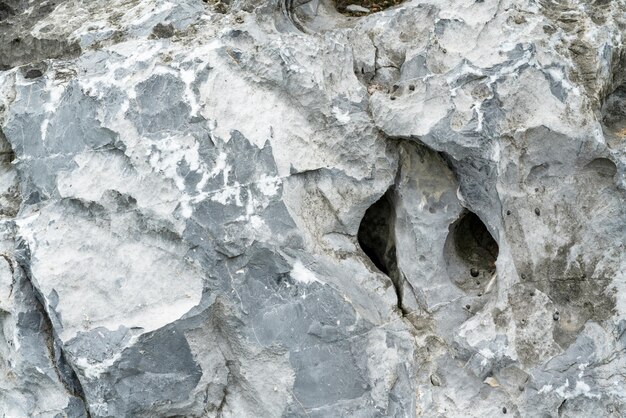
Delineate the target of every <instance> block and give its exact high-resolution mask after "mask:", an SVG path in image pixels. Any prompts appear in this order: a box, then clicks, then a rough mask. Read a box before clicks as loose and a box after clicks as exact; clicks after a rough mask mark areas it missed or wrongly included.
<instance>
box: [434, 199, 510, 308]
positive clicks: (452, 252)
mask: <svg viewBox="0 0 626 418" xmlns="http://www.w3.org/2000/svg"><path fill="white" fill-rule="evenodd" d="M498 252H499V248H498V243H497V242H496V240H495V239H494V238H493V237H492V236H491V233H490V232H489V230H488V229H487V227H486V226H485V224H484V223H483V222H482V221H481V220H480V218H479V217H478V216H477V215H476V214H475V213H472V212H470V211H466V212H465V213H464V214H463V215H462V216H461V217H460V218H459V220H457V221H456V222H455V223H454V224H452V226H451V227H450V233H449V234H448V238H447V240H446V243H445V246H444V255H445V259H446V269H447V271H448V276H449V277H450V279H451V280H452V282H453V283H454V284H455V285H456V286H458V287H459V288H461V289H463V290H464V291H466V292H468V293H475V294H476V295H477V296H482V294H483V293H484V292H485V290H486V288H487V286H488V285H489V282H490V280H491V278H492V277H493V275H494V274H495V272H496V260H497V259H498Z"/></svg>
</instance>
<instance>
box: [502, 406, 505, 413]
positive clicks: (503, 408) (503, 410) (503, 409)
mask: <svg viewBox="0 0 626 418" xmlns="http://www.w3.org/2000/svg"><path fill="white" fill-rule="evenodd" d="M502 413H503V414H506V406H503V407H502Z"/></svg>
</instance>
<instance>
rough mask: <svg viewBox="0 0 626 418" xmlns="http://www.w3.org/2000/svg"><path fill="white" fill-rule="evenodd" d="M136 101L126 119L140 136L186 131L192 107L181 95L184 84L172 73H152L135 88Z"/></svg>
mask: <svg viewBox="0 0 626 418" xmlns="http://www.w3.org/2000/svg"><path fill="white" fill-rule="evenodd" d="M135 91H136V92H137V99H136V100H135V101H134V102H133V105H131V108H130V109H129V110H128V116H129V117H130V119H131V120H132V121H133V122H134V123H135V125H136V126H137V129H138V130H139V132H140V133H142V134H154V135H158V134H161V133H163V134H165V133H167V132H172V131H175V132H180V131H184V130H185V129H186V128H187V124H188V122H189V113H190V111H191V108H190V107H189V105H188V104H187V103H186V102H185V100H184V98H183V94H184V91H185V83H184V82H183V81H182V80H180V79H179V78H177V77H175V76H173V75H172V74H155V75H153V76H151V77H150V78H148V79H147V80H145V81H142V82H141V83H139V84H137V85H136V86H135Z"/></svg>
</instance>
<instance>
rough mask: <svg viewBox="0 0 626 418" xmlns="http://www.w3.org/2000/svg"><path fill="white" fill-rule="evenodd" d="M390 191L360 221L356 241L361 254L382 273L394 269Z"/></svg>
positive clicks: (388, 272)
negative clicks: (361, 251)
mask: <svg viewBox="0 0 626 418" xmlns="http://www.w3.org/2000/svg"><path fill="white" fill-rule="evenodd" d="M391 193H392V192H391V190H389V191H387V193H385V194H384V195H383V197H381V198H380V199H379V200H378V201H376V203H374V204H373V205H372V206H370V207H369V208H368V209H367V211H365V215H364V216H363V219H362V220H361V225H360V226H359V234H358V240H359V245H360V246H361V249H362V250H363V252H364V253H365V254H366V255H367V256H368V257H369V259H370V260H372V263H374V265H375V266H376V267H377V268H378V269H379V270H380V271H382V272H383V273H385V274H386V275H388V276H390V273H392V271H393V269H395V261H394V260H395V256H396V246H395V240H394V239H393V218H394V214H393V205H392V203H391Z"/></svg>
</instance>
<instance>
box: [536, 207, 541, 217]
mask: <svg viewBox="0 0 626 418" xmlns="http://www.w3.org/2000/svg"><path fill="white" fill-rule="evenodd" d="M535 215H537V216H539V215H541V211H540V210H539V208H535Z"/></svg>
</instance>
